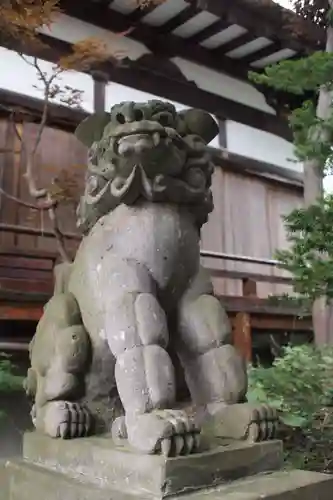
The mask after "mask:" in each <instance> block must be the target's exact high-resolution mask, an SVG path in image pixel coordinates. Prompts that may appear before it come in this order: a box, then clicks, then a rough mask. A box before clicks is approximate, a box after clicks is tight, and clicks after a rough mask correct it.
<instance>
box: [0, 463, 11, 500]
mask: <svg viewBox="0 0 333 500" xmlns="http://www.w3.org/2000/svg"><path fill="white" fill-rule="evenodd" d="M8 481H9V475H8V473H7V469H6V463H5V462H2V461H0V500H7V499H8V498H9V490H8V486H9V484H8Z"/></svg>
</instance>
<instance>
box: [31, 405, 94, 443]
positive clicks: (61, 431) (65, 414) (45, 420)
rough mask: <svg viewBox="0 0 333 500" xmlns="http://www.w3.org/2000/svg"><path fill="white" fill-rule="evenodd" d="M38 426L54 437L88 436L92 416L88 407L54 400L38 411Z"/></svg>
mask: <svg viewBox="0 0 333 500" xmlns="http://www.w3.org/2000/svg"><path fill="white" fill-rule="evenodd" d="M35 425H36V428H37V429H40V430H42V431H43V432H45V433H46V434H48V435H49V436H51V437H53V438H61V439H73V438H76V437H84V436H87V435H88V434H89V432H90V430H91V427H92V416H91V414H90V412H89V410H88V409H87V408H85V407H84V406H82V405H80V404H78V403H72V402H68V401H52V402H50V403H48V404H47V405H46V406H45V407H43V408H42V409H40V410H37V412H36V424H35Z"/></svg>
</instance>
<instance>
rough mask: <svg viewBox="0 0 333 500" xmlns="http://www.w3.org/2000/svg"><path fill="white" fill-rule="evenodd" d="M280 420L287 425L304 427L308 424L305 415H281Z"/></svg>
mask: <svg viewBox="0 0 333 500" xmlns="http://www.w3.org/2000/svg"><path fill="white" fill-rule="evenodd" d="M280 420H281V422H282V423H284V424H285V425H288V426H289V427H304V426H305V425H306V424H307V422H308V421H307V419H306V418H305V417H301V416H300V415H292V414H289V415H288V414H287V415H281V416H280Z"/></svg>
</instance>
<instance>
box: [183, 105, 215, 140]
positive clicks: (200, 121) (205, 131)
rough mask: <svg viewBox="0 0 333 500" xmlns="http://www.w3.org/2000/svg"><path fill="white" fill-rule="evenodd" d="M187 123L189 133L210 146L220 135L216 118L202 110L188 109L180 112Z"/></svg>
mask: <svg viewBox="0 0 333 500" xmlns="http://www.w3.org/2000/svg"><path fill="white" fill-rule="evenodd" d="M179 115H182V117H183V120H184V122H185V125H186V128H187V130H188V133H190V134H196V135H198V136H199V137H201V138H202V139H203V140H204V141H205V143H206V144H209V143H210V142H211V141H212V140H213V139H214V137H216V136H217V134H218V133H219V127H218V125H217V123H216V121H215V120H214V118H213V117H212V116H211V115H210V114H209V113H207V112H206V111H202V110H201V109H187V110H184V111H180V112H179Z"/></svg>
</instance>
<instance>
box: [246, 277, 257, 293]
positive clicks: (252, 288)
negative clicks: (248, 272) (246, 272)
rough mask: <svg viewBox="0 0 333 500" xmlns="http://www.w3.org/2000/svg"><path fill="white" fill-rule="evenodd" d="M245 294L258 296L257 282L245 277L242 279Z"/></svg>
mask: <svg viewBox="0 0 333 500" xmlns="http://www.w3.org/2000/svg"><path fill="white" fill-rule="evenodd" d="M242 288H243V296H244V297H257V282H256V281H254V280H252V279H250V278H245V279H243V280H242Z"/></svg>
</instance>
